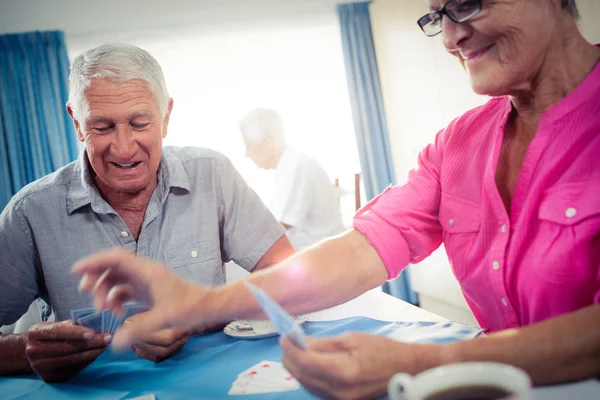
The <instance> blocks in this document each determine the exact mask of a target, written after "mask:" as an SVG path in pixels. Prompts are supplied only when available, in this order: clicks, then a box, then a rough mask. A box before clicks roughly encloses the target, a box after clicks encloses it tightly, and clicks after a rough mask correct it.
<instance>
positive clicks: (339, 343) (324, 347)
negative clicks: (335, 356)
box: [306, 335, 349, 353]
mask: <svg viewBox="0 0 600 400" xmlns="http://www.w3.org/2000/svg"><path fill="white" fill-rule="evenodd" d="M307 339H308V340H307V341H306V345H307V346H308V349H309V350H310V351H316V352H319V353H329V352H334V353H337V352H340V351H347V350H348V347H349V346H348V343H347V338H346V336H345V335H342V336H335V337H332V338H323V339H312V338H307Z"/></svg>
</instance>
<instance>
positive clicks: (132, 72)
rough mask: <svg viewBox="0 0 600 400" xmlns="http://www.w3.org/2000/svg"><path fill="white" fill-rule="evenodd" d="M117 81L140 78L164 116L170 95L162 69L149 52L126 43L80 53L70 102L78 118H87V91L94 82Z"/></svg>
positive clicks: (70, 80) (71, 86) (74, 63)
mask: <svg viewBox="0 0 600 400" xmlns="http://www.w3.org/2000/svg"><path fill="white" fill-rule="evenodd" d="M102 78H108V79H110V80H112V81H115V82H126V81H130V80H132V79H141V80H143V81H145V82H146V83H147V84H148V88H149V89H150V91H151V92H152V93H153V94H154V96H155V97H156V101H157V102H158V106H159V108H160V111H161V113H163V114H165V113H166V112H167V107H168V105H169V93H168V91H167V85H166V83H165V77H164V76H163V72H162V69H161V67H160V65H159V64H158V62H157V61H156V59H154V57H152V56H151V55H150V53H148V52H147V51H146V50H143V49H140V48H139V47H137V46H133V45H130V44H125V43H111V44H103V45H101V46H98V47H95V48H93V49H90V50H87V51H86V52H84V53H83V54H80V55H79V56H77V57H76V58H75V60H74V61H73V65H71V75H70V76H69V101H68V104H69V105H70V106H71V108H72V109H73V114H74V116H76V118H82V117H85V115H86V114H87V112H88V110H87V107H88V104H87V101H86V98H85V90H86V89H87V88H89V87H90V85H91V84H92V81H93V80H94V79H102Z"/></svg>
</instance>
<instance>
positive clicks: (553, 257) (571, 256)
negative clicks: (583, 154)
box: [536, 181, 600, 283]
mask: <svg viewBox="0 0 600 400" xmlns="http://www.w3.org/2000/svg"><path fill="white" fill-rule="evenodd" d="M538 218H539V219H540V223H539V231H538V235H540V239H541V243H542V244H543V245H544V246H545V249H543V254H544V255H545V257H544V258H545V261H544V263H543V264H544V265H540V266H539V268H538V269H536V271H538V275H539V276H540V277H541V278H543V279H544V280H546V281H552V282H556V283H560V282H572V281H582V280H587V279H592V280H595V279H596V276H597V268H598V262H600V201H598V182H596V181H594V182H575V183H566V184H561V185H557V186H554V187H552V188H550V189H547V190H546V191H545V192H544V193H543V196H542V200H541V202H540V208H539V211H538Z"/></svg>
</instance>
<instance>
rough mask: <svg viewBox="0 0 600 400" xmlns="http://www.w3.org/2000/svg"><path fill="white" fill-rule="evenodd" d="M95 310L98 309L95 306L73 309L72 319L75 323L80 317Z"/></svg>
mask: <svg viewBox="0 0 600 400" xmlns="http://www.w3.org/2000/svg"><path fill="white" fill-rule="evenodd" d="M95 312H96V310H94V309H93V308H81V309H79V310H71V321H73V323H74V324H76V323H77V320H79V318H83V317H85V316H88V315H91V314H93V313H95Z"/></svg>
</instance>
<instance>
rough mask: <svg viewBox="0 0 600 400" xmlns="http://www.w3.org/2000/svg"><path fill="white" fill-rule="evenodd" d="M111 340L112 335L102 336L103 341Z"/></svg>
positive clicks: (108, 341) (107, 342)
mask: <svg viewBox="0 0 600 400" xmlns="http://www.w3.org/2000/svg"><path fill="white" fill-rule="evenodd" d="M111 340H112V336H111V335H105V336H104V343H106V344H109V343H110V342H111Z"/></svg>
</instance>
